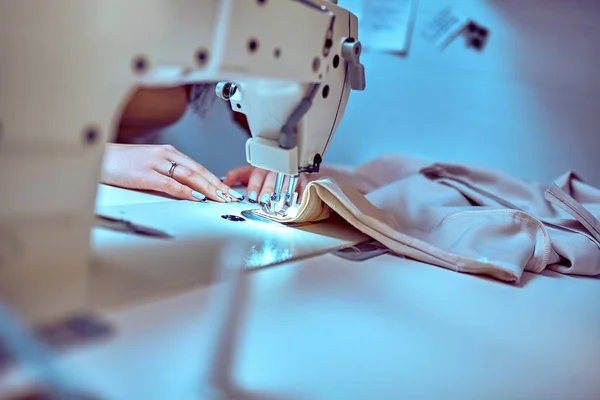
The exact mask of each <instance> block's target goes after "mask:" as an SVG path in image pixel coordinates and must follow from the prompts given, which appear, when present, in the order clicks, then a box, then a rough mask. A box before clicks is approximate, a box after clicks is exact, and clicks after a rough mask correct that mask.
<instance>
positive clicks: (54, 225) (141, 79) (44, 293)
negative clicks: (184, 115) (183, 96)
mask: <svg viewBox="0 0 600 400" xmlns="http://www.w3.org/2000/svg"><path fill="white" fill-rule="evenodd" d="M336 3H337V2H336V1H325V0H256V1H250V0H221V1H213V0H131V1H127V2H122V1H118V0H107V1H103V2H100V3H93V4H92V3H87V2H85V3H84V2H79V1H77V0H59V1H53V2H38V1H35V0H7V1H2V2H0V54H2V57H1V58H0V187H1V188H2V190H0V205H1V206H0V293H1V294H2V299H3V300H4V301H6V302H8V304H9V305H10V306H11V307H13V308H14V309H15V310H16V311H17V312H18V313H19V314H20V315H22V316H24V317H25V318H26V319H27V320H29V321H35V322H37V321H44V320H51V319H52V318H53V317H55V316H57V315H63V314H66V313H69V312H71V311H72V310H75V309H78V308H79V307H81V305H82V304H85V302H86V285H87V282H88V277H89V273H90V272H89V268H88V266H89V255H90V253H89V247H90V227H91V226H92V224H93V218H94V212H93V209H94V199H95V197H96V190H97V182H98V180H99V171H100V166H101V161H102V154H103V144H104V143H105V142H106V141H110V140H111V139H112V138H113V136H114V134H115V127H116V126H117V125H118V121H119V117H120V110H121V109H122V108H123V105H124V104H126V101H127V99H128V98H129V97H130V96H131V94H132V93H133V89H134V88H135V87H136V85H144V86H163V87H166V86H175V85H182V84H188V83H193V82H200V81H214V82H218V81H222V82H221V83H220V84H219V85H218V95H219V96H220V97H222V98H224V99H226V100H228V101H230V102H231V106H232V107H233V108H234V109H235V110H236V111H239V112H243V113H245V114H246V116H247V118H248V122H249V126H250V128H251V131H252V139H250V140H249V141H248V144H247V158H248V162H250V163H251V164H252V165H255V166H258V167H262V168H266V169H270V170H273V171H277V172H278V173H279V179H278V181H277V187H276V190H275V192H274V193H273V196H272V200H273V204H276V203H278V202H279V204H280V205H279V206H278V207H273V206H271V207H270V209H271V210H272V211H273V212H281V210H282V209H283V210H285V207H284V206H286V205H287V206H289V205H290V204H291V201H293V198H294V193H293V191H294V186H295V185H294V184H293V182H294V181H295V179H296V178H297V176H298V174H300V173H313V172H317V171H318V170H319V165H320V163H321V161H322V159H323V156H324V155H325V152H326V150H327V147H328V145H329V143H330V140H331V138H332V136H333V133H334V132H335V129H336V127H337V124H338V123H339V121H340V118H341V117H342V115H343V112H344V109H345V106H346V102H347V99H348V96H349V93H350V90H351V89H355V90H362V89H364V87H365V82H364V68H363V67H362V65H361V64H360V59H359V57H360V49H361V48H360V42H359V41H358V37H357V29H358V27H357V18H356V16H354V15H353V14H352V13H350V12H348V11H347V10H345V9H343V8H341V7H339V6H337V5H336ZM286 175H287V176H290V180H291V182H292V184H291V185H288V188H290V189H289V190H287V192H286V193H285V195H283V194H282V190H283V189H282V188H283V182H284V178H285V176H286ZM281 199H284V201H283V206H282V205H281V204H282V201H280V200H281Z"/></svg>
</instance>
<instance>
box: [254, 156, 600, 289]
mask: <svg viewBox="0 0 600 400" xmlns="http://www.w3.org/2000/svg"><path fill="white" fill-rule="evenodd" d="M327 172H328V174H329V175H331V176H332V178H322V179H319V180H317V181H314V182H311V183H310V184H309V185H308V186H307V187H306V189H305V192H304V194H303V200H302V203H301V204H300V206H299V208H298V209H297V212H296V213H295V214H291V215H289V216H287V217H284V218H280V217H274V216H270V215H265V214H263V216H264V217H266V218H270V219H273V220H277V221H278V222H282V223H306V222H316V221H319V220H323V219H325V218H328V217H329V216H330V213H331V212H335V213H337V214H339V215H340V216H341V217H342V218H344V219H345V220H346V221H347V222H348V223H349V224H351V225H352V226H354V227H355V228H356V229H358V230H360V231H361V232H363V233H365V234H366V235H368V236H370V237H372V238H374V239H375V240H377V241H379V242H380V243H382V244H383V245H385V246H387V247H388V248H389V249H390V250H391V251H392V252H394V253H396V254H399V255H403V256H407V257H410V258H413V259H415V260H418V261H423V262H426V263H429V264H433V265H437V266H440V267H444V268H448V269H451V270H454V271H457V272H465V273H472V274H483V275H489V276H491V277H494V278H496V279H499V280H502V281H506V282H518V281H519V279H520V277H521V275H522V273H523V271H531V272H535V273H539V272H541V271H543V270H544V269H545V268H551V269H553V270H555V271H558V272H561V273H569V274H580V275H588V276H595V275H599V274H600V224H599V223H598V215H599V214H600V190H598V189H596V188H593V187H591V186H589V185H586V184H585V183H584V182H583V181H582V180H581V179H579V178H578V177H577V176H576V175H575V174H573V173H568V174H566V175H564V176H563V177H561V178H560V179H558V180H557V181H556V182H555V184H554V185H552V186H551V187H550V188H549V189H546V188H544V187H543V186H541V185H539V184H536V183H531V182H526V181H521V180H518V179H515V178H512V177H510V176H508V175H506V174H504V173H502V172H499V171H494V170H489V169H483V168H474V167H467V166H462V165H452V164H439V163H437V164H429V165H428V163H427V162H426V161H424V160H415V159H411V158H407V157H402V156H392V157H390V156H386V157H382V158H380V159H378V160H375V161H373V162H371V163H368V164H365V165H363V166H360V167H358V168H356V169H354V170H349V169H339V170H336V169H335V168H330V169H329V170H328V171H327ZM373 177H377V178H373ZM342 182H343V183H342ZM361 192H363V193H365V192H368V194H367V195H366V196H365V195H364V194H363V193H361Z"/></svg>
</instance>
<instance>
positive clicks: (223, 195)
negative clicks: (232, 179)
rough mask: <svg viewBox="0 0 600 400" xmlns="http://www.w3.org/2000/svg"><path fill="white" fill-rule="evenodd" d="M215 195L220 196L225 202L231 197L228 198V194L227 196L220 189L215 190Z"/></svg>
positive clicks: (229, 200) (228, 201)
mask: <svg viewBox="0 0 600 400" xmlns="http://www.w3.org/2000/svg"><path fill="white" fill-rule="evenodd" d="M217 196H219V197H220V198H222V199H223V200H225V201H226V202H227V203H230V202H231V199H230V198H229V196H227V195H226V194H225V193H223V192H222V191H220V190H217Z"/></svg>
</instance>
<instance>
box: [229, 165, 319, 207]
mask: <svg viewBox="0 0 600 400" xmlns="http://www.w3.org/2000/svg"><path fill="white" fill-rule="evenodd" d="M317 178H318V176H317V175H306V174H301V175H300V177H299V178H298V184H297V186H296V191H297V192H298V201H300V200H301V198H302V193H303V192H304V188H306V185H308V183H309V182H310V181H313V180H315V179H317ZM276 180H277V173H276V172H272V171H267V170H264V169H261V168H256V167H253V166H251V165H246V166H243V167H239V168H235V169H232V170H230V171H229V172H227V174H226V175H225V179H224V180H223V183H224V184H225V185H227V186H234V185H245V186H247V189H246V197H247V198H248V201H250V202H251V203H256V202H260V203H261V204H265V203H267V202H268V201H269V198H270V196H271V194H272V193H273V191H274V190H275V181H276ZM288 186H289V178H286V180H285V182H284V184H283V191H285V190H287V187H288Z"/></svg>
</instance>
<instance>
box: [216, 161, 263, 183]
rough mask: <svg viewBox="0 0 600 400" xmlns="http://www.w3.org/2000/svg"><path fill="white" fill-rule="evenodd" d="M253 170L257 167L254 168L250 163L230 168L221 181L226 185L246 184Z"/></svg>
mask: <svg viewBox="0 0 600 400" xmlns="http://www.w3.org/2000/svg"><path fill="white" fill-rule="evenodd" d="M255 170H258V168H255V167H253V166H252V165H245V166H243V167H239V168H235V169H232V170H230V171H228V172H227V173H226V174H225V179H224V180H223V183H224V184H225V185H227V186H233V185H236V184H240V185H247V184H249V182H250V177H251V176H252V174H253V172H254V171H255Z"/></svg>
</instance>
